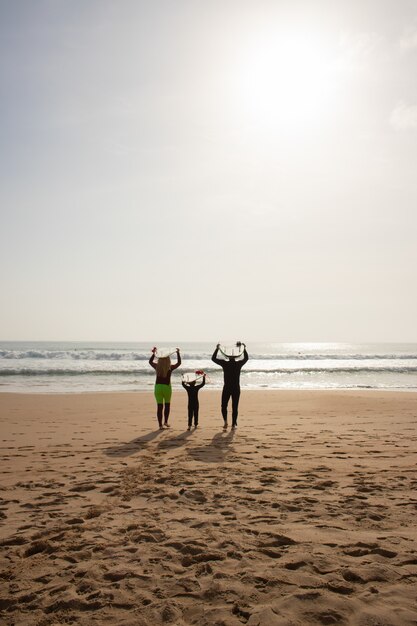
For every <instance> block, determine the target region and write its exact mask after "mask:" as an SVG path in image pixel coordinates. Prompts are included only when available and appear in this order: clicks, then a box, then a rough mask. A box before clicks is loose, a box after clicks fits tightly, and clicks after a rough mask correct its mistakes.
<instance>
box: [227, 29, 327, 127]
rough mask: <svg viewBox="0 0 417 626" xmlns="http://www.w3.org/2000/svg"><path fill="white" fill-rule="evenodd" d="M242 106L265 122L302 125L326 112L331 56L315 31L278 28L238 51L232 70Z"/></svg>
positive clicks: (256, 118)
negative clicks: (237, 66) (237, 60)
mask: <svg viewBox="0 0 417 626" xmlns="http://www.w3.org/2000/svg"><path fill="white" fill-rule="evenodd" d="M236 82H237V92H238V94H237V95H238V99H239V106H240V110H241V112H242V113H243V115H245V116H246V117H247V118H248V119H251V118H252V119H253V120H257V122H258V124H263V125H267V126H270V127H271V126H272V127H273V126H277V125H285V126H287V127H291V128H297V127H302V126H305V125H306V124H309V123H314V122H315V121H320V118H321V117H322V116H324V115H325V113H326V105H327V103H328V101H329V96H330V93H331V90H332V81H331V59H330V58H329V57H328V54H327V53H326V49H325V47H324V45H322V43H321V41H320V38H319V36H318V35H317V34H315V33H309V32H308V31H299V30H298V31H297V30H293V31H286V32H277V33H275V34H274V35H269V36H263V37H262V38H258V39H257V41H255V42H254V43H252V45H250V46H248V47H247V48H246V50H245V51H244V52H243V53H242V56H241V59H240V61H239V68H238V70H237V72H236Z"/></svg>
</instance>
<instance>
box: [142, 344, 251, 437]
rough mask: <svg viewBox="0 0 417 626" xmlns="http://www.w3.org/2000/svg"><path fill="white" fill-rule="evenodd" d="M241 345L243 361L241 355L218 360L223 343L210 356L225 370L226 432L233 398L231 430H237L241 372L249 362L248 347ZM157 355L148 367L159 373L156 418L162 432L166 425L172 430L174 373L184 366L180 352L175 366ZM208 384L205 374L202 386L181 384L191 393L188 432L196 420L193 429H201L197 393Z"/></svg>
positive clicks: (177, 351)
mask: <svg viewBox="0 0 417 626" xmlns="http://www.w3.org/2000/svg"><path fill="white" fill-rule="evenodd" d="M242 346H243V348H244V349H243V353H242V358H241V357H240V356H239V357H236V356H226V355H224V354H223V356H224V358H223V359H220V358H219V357H218V354H219V350H220V344H217V346H216V348H215V350H214V352H213V355H212V357H211V360H212V361H213V362H214V363H216V365H220V367H221V368H222V369H223V377H224V384H223V391H222V398H221V411H222V417H223V422H224V429H226V428H227V427H228V422H227V406H228V404H229V400H230V399H231V400H232V428H233V429H235V428H236V426H237V416H238V406H239V398H240V370H241V369H242V367H243V365H245V363H246V362H247V360H248V359H249V356H248V353H247V351H246V346H245V344H242ZM156 353H157V349H156V348H153V349H152V355H151V358H150V359H149V364H150V365H151V366H152V367H153V368H154V370H155V371H156V381H155V388H154V393H155V399H156V403H157V419H158V425H159V428H160V430H163V428H164V426H166V427H167V428H169V423H168V418H169V413H170V410H171V396H172V386H171V374H172V372H173V371H174V370H175V369H177V368H178V367H179V366H180V365H181V354H180V349H179V348H177V350H176V354H177V362H176V363H175V364H174V365H173V364H172V363H171V359H170V357H169V356H165V357H159V358H157V356H156ZM155 360H156V362H155ZM205 383H206V375H205V374H204V373H203V374H202V376H201V383H198V384H197V381H192V382H189V383H185V382H184V381H183V382H182V386H183V387H184V389H185V390H186V391H187V393H188V430H191V427H192V425H193V420H194V428H197V426H198V410H199V403H198V392H199V390H200V389H201V388H202V387H204V385H205Z"/></svg>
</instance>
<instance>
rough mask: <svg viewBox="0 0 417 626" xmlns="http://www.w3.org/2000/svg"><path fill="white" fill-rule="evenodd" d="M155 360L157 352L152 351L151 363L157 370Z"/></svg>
mask: <svg viewBox="0 0 417 626" xmlns="http://www.w3.org/2000/svg"><path fill="white" fill-rule="evenodd" d="M154 361H155V352H152V356H151V358H150V359H149V365H151V366H152V367H153V368H154V370H156V365H155V363H154Z"/></svg>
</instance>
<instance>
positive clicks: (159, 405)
mask: <svg viewBox="0 0 417 626" xmlns="http://www.w3.org/2000/svg"><path fill="white" fill-rule="evenodd" d="M163 408H164V405H163V404H158V409H157V412H156V415H157V417H158V424H159V428H160V429H161V428H163V426H162V410H163Z"/></svg>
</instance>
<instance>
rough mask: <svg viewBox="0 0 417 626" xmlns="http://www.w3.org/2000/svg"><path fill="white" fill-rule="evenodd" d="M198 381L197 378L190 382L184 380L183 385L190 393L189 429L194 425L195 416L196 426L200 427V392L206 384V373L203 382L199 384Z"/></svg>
mask: <svg viewBox="0 0 417 626" xmlns="http://www.w3.org/2000/svg"><path fill="white" fill-rule="evenodd" d="M196 383H197V381H196V380H193V381H191V382H189V383H185V382H184V381H182V386H183V387H184V389H185V391H186V392H187V393H188V429H187V430H191V426H192V425H193V418H194V428H197V427H198V409H199V402H198V392H199V391H200V389H201V388H202V387H204V385H205V384H206V375H205V374H204V373H203V374H202V382H201V383H199V384H198V385H197V384H196Z"/></svg>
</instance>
